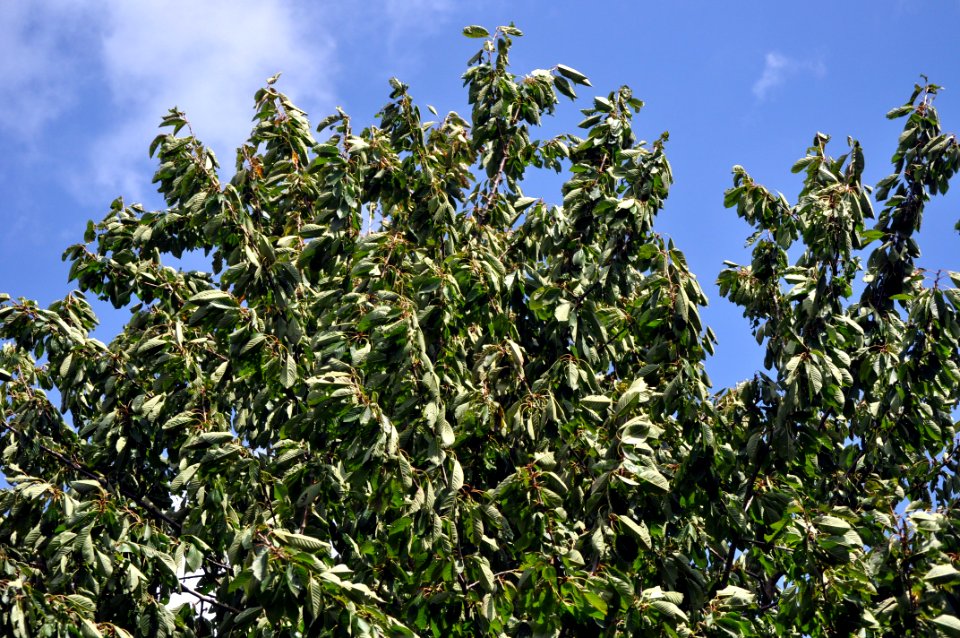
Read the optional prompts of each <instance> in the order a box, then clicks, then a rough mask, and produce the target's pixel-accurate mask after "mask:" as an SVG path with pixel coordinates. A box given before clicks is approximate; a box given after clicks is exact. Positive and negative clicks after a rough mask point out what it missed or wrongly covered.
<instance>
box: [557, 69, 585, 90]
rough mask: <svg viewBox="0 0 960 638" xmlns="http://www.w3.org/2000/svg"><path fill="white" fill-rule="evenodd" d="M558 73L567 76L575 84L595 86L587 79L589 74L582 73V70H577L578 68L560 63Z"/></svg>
mask: <svg viewBox="0 0 960 638" xmlns="http://www.w3.org/2000/svg"><path fill="white" fill-rule="evenodd" d="M557 73H559V74H560V75H562V76H563V77H565V78H567V79H568V80H570V81H571V82H573V83H574V84H582V85H583V86H593V85H592V84H590V80H588V79H587V76H585V75H584V74H583V73H580V71H577V70H576V69H572V68H570V67H568V66H566V65H563V64H558V65H557Z"/></svg>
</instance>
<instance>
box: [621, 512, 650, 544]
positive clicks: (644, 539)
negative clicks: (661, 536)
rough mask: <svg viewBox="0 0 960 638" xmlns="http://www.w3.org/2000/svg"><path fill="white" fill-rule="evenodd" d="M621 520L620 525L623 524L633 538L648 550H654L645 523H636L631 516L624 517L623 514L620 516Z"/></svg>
mask: <svg viewBox="0 0 960 638" xmlns="http://www.w3.org/2000/svg"><path fill="white" fill-rule="evenodd" d="M619 519H620V523H622V524H623V526H624V527H625V528H626V529H627V531H628V532H629V533H630V535H631V536H633V537H634V538H636V539H637V540H638V541H640V542H641V543H643V545H644V547H646V548H647V549H652V548H653V542H652V540H651V539H650V532H649V530H647V525H646V523H644V522H643V521H641V522H640V523H635V522H634V521H633V519H631V518H630V517H629V516H624V515H622V514H621V515H620V517H619Z"/></svg>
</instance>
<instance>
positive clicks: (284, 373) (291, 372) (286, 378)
mask: <svg viewBox="0 0 960 638" xmlns="http://www.w3.org/2000/svg"><path fill="white" fill-rule="evenodd" d="M296 381H297V361H296V359H294V358H293V354H292V353H289V352H288V353H287V357H286V359H285V361H284V365H283V366H282V367H281V368H280V383H281V384H282V385H283V387H285V388H289V387H292V386H293V384H294V383H296Z"/></svg>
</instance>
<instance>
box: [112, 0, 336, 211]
mask: <svg viewBox="0 0 960 638" xmlns="http://www.w3.org/2000/svg"><path fill="white" fill-rule="evenodd" d="M108 6H109V15H108V20H109V30H108V32H107V33H106V34H105V35H104V38H103V40H102V49H101V50H102V61H103V67H104V75H105V78H106V82H107V85H108V87H109V90H110V95H111V97H112V100H113V102H114V104H115V105H116V106H117V107H118V108H119V110H120V111H121V112H123V113H126V114H128V115H126V116H125V117H124V118H123V119H122V120H121V121H120V122H118V123H117V125H116V126H114V127H112V128H111V130H110V131H109V132H108V133H106V134H105V135H103V136H102V137H101V138H100V139H99V140H97V142H96V143H95V145H94V149H93V154H94V157H95V160H96V165H97V166H98V167H100V168H98V170H97V174H96V176H95V177H96V180H97V182H98V183H101V184H104V185H110V186H114V187H120V188H121V190H123V191H125V192H130V191H131V190H135V184H133V183H131V181H132V180H137V179H139V176H140V175H141V174H142V171H140V170H137V168H136V164H137V162H136V160H137V159H139V158H143V157H144V155H145V149H146V146H145V143H146V142H148V141H149V140H150V139H151V138H152V136H153V134H154V132H155V131H156V126H157V123H158V122H159V120H160V117H161V116H162V115H163V114H164V113H165V112H166V111H167V109H169V108H170V107H173V106H177V107H179V108H180V109H181V110H183V111H185V112H186V113H187V117H189V118H190V120H191V122H192V124H193V128H194V131H195V132H196V134H197V136H198V137H200V138H201V139H202V140H203V141H204V142H205V143H206V144H208V145H209V146H210V147H211V148H213V149H214V151H215V152H216V153H217V155H218V157H219V158H220V159H221V162H222V163H224V164H226V165H227V166H229V165H231V164H232V163H233V160H234V158H233V156H232V155H233V152H234V150H235V148H236V147H237V146H238V145H239V144H240V143H241V142H242V141H243V140H244V139H245V138H246V135H247V133H248V132H249V130H250V126H251V124H250V118H251V115H252V110H251V107H252V106H253V101H252V96H253V92H254V91H255V90H256V89H257V88H258V87H260V86H262V84H263V82H264V80H265V79H266V78H267V77H269V76H270V75H273V74H274V73H276V72H277V71H283V72H284V75H285V81H284V82H283V83H282V84H281V88H284V89H285V88H286V87H284V85H287V87H297V89H298V90H297V91H295V92H293V93H292V95H291V97H293V98H294V99H295V100H296V101H298V102H299V103H301V106H303V107H304V108H306V109H308V110H313V109H320V108H324V109H325V108H329V106H330V104H329V102H330V99H331V90H332V83H333V77H332V72H333V71H334V56H333V52H334V46H333V38H332V37H329V36H328V34H327V33H326V29H325V25H324V24H323V23H322V22H317V21H316V20H313V19H308V16H306V15H303V14H301V12H300V11H299V10H297V9H296V8H295V7H294V6H293V5H292V4H290V3H280V2H256V1H254V0H239V1H238V0H213V1H207V2H193V1H191V0H173V1H170V0H165V1H164V2H153V1H151V2H125V1H121V0H116V1H114V2H112V3H110V4H109V5H108ZM310 17H312V16H310ZM128 166H129V167H131V168H126V167H128Z"/></svg>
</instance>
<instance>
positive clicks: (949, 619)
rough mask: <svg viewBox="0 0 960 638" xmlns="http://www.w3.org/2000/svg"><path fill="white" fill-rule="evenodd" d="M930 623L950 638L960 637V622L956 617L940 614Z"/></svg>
mask: <svg viewBox="0 0 960 638" xmlns="http://www.w3.org/2000/svg"><path fill="white" fill-rule="evenodd" d="M930 622H932V623H933V624H934V625H936V626H937V628H938V629H940V631H942V632H943V633H945V634H946V635H948V636H960V620H958V619H957V617H956V616H950V615H948V614H940V615H939V616H937V617H936V618H931V619H930Z"/></svg>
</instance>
